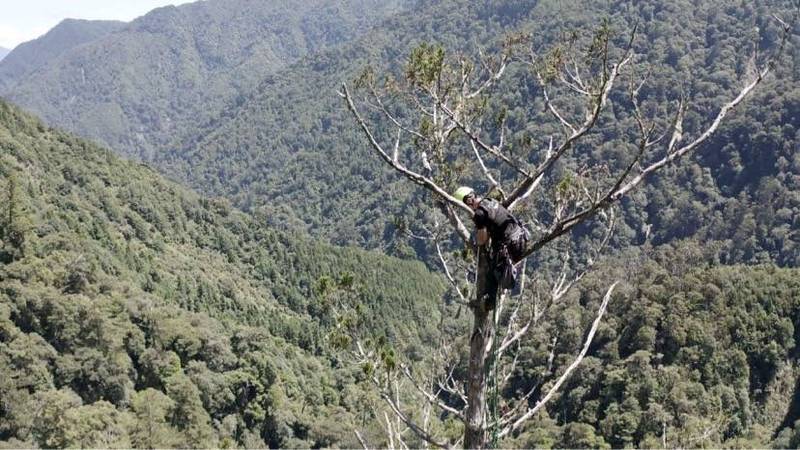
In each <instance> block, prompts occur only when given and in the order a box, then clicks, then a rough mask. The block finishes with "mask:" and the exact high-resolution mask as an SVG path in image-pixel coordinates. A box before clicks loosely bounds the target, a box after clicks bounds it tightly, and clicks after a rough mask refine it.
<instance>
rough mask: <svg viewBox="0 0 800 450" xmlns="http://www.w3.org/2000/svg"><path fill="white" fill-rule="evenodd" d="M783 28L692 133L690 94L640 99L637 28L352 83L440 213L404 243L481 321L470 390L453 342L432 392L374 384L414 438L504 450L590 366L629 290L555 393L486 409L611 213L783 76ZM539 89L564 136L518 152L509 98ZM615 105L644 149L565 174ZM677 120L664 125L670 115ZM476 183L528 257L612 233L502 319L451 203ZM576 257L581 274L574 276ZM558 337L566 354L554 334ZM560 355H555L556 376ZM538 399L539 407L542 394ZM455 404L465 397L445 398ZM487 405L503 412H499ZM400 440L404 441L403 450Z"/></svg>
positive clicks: (373, 141) (402, 165)
mask: <svg viewBox="0 0 800 450" xmlns="http://www.w3.org/2000/svg"><path fill="white" fill-rule="evenodd" d="M775 20H776V22H777V23H778V25H779V26H780V29H781V31H782V33H781V38H780V42H777V43H775V44H776V45H775V47H774V48H773V51H771V52H770V53H769V54H763V53H760V52H758V50H755V51H754V52H753V54H752V56H751V57H750V59H749V70H748V71H747V73H745V74H742V80H741V82H742V84H741V87H740V88H739V89H738V90H737V91H736V92H735V93H734V94H732V96H731V97H730V99H729V100H728V101H727V102H725V103H724V104H722V105H719V109H718V111H717V113H716V115H715V116H714V117H713V118H711V119H710V121H709V122H708V123H707V124H705V125H704V126H703V128H702V129H700V130H697V131H695V132H693V133H691V135H689V133H684V127H683V124H684V116H685V114H686V112H687V110H688V109H689V108H690V104H689V102H688V101H687V99H686V98H684V97H680V98H676V99H673V100H672V101H671V102H670V103H668V105H665V104H660V105H659V104H654V101H653V100H647V101H642V100H640V92H641V91H642V88H643V86H645V85H646V83H647V81H648V76H647V74H646V73H643V70H642V68H641V67H640V64H638V63H639V62H640V60H641V55H639V54H637V53H636V51H635V48H636V46H635V45H634V44H635V42H636V32H635V30H633V31H632V32H631V33H630V34H629V35H628V36H625V37H620V38H614V37H613V35H612V32H611V30H610V28H609V27H608V26H607V25H606V24H604V25H602V26H600V27H599V28H598V30H597V31H596V32H595V33H594V34H593V35H592V36H589V37H588V38H587V39H581V38H580V37H573V38H571V39H569V40H565V41H564V42H563V43H561V44H559V45H557V46H555V47H553V48H551V49H549V50H548V51H544V52H540V51H536V50H537V49H535V48H534V46H533V45H532V44H531V39H530V38H529V37H528V36H521V35H517V36H511V37H509V38H508V39H506V40H505V42H504V43H503V45H502V46H501V48H500V49H499V50H497V51H496V52H493V53H492V54H491V55H480V56H479V57H477V58H469V57H466V56H463V55H447V54H446V52H445V51H444V49H442V48H441V47H437V46H434V45H428V44H423V45H420V46H419V47H417V48H415V49H413V50H412V51H411V54H410V56H409V59H408V62H407V64H406V66H405V70H404V73H403V74H402V75H397V76H394V75H391V74H387V75H383V76H378V75H376V74H375V73H374V72H373V71H372V70H370V69H367V70H365V71H364V73H363V74H362V75H361V77H360V78H359V79H358V80H356V82H355V84H354V89H355V90H351V87H350V86H348V85H347V84H343V85H342V88H341V91H340V95H341V97H342V98H343V99H344V101H345V103H346V105H347V108H348V109H349V111H350V112H351V113H352V117H353V118H354V119H355V123H356V124H357V126H358V127H359V128H360V130H361V131H362V132H363V134H364V136H365V137H366V140H367V142H368V144H369V147H370V148H371V150H372V151H373V152H374V153H375V154H376V155H377V156H379V157H380V158H381V159H382V160H383V161H384V162H385V163H386V164H387V165H388V166H389V167H391V168H392V169H394V170H395V171H397V172H398V173H399V174H401V175H402V176H403V177H405V178H406V179H407V180H408V181H410V182H411V183H414V184H416V185H418V186H420V187H422V188H423V189H424V190H425V191H427V192H428V193H429V194H431V195H425V196H423V197H422V198H424V199H425V200H424V202H425V203H424V204H421V205H420V208H422V207H429V208H431V210H432V213H431V214H430V215H429V219H428V220H427V222H426V223H420V224H415V225H414V226H411V227H410V228H409V230H408V233H409V234H410V235H411V236H413V237H415V238H418V239H423V240H426V241H427V242H429V243H430V245H431V248H432V250H433V251H434V252H435V253H434V254H435V255H436V256H438V258H439V261H440V263H441V266H442V270H443V272H444V275H445V277H446V278H447V279H448V280H449V282H450V283H451V284H452V287H453V290H454V292H455V294H456V295H457V297H458V298H459V299H460V301H461V302H462V303H463V305H465V306H467V307H468V308H469V309H470V311H471V312H472V316H473V322H472V323H473V324H472V331H471V334H470V338H469V347H470V350H469V362H468V369H467V374H466V379H465V380H462V381H463V383H460V382H458V381H457V380H455V379H454V375H453V370H452V367H450V368H448V364H452V358H449V357H448V352H452V348H451V347H452V343H448V342H443V343H442V346H441V354H440V355H439V357H440V358H439V360H438V362H439V363H440V364H441V366H440V367H439V369H440V370H439V372H438V375H435V376H433V378H432V379H431V380H428V381H427V382H422V381H420V380H419V379H418V376H417V375H415V374H414V371H413V370H412V369H413V368H409V367H406V366H403V365H402V364H401V365H400V366H399V367H397V368H396V369H397V370H395V371H394V373H395V375H394V377H386V378H383V377H381V376H378V375H377V374H376V373H371V377H372V380H373V382H374V383H375V386H376V387H377V388H378V389H379V391H380V392H381V396H382V398H383V399H384V400H385V402H386V404H387V405H388V407H389V409H390V410H391V412H393V413H394V414H395V416H396V418H397V419H399V420H400V422H402V423H403V424H404V425H405V427H407V429H409V430H411V431H412V432H413V433H415V434H416V435H417V436H418V437H419V438H420V439H422V441H423V442H425V443H426V445H427V444H430V445H434V446H437V447H449V446H452V445H463V446H464V447H467V448H481V447H486V446H487V444H489V442H490V441H489V440H490V438H503V437H505V436H508V435H509V434H511V433H513V432H515V431H517V430H519V429H520V428H521V427H522V426H523V424H524V423H525V422H526V421H527V420H529V419H531V418H532V417H533V416H534V415H536V413H537V412H538V411H540V410H541V409H542V408H543V407H544V406H545V405H546V404H547V402H548V401H549V400H550V399H551V398H553V396H554V394H555V393H556V392H558V390H559V389H560V388H561V386H562V385H563V383H564V382H565V381H566V380H567V378H568V377H569V376H570V375H571V374H572V372H573V371H574V370H575V368H576V367H578V365H579V364H580V363H581V361H582V360H583V358H584V357H585V356H586V354H587V352H588V350H589V347H590V345H591V343H592V341H593V339H594V335H595V332H596V330H597V328H598V325H599V323H600V321H601V319H602V317H603V315H604V313H605V311H606V308H607V306H608V303H609V301H610V299H611V297H612V293H613V291H614V288H615V286H616V284H617V283H613V284H611V285H610V287H609V288H608V290H607V292H606V293H605V295H604V296H603V297H602V300H601V301H600V302H599V306H598V307H597V310H596V314H595V316H594V320H593V322H592V324H591V326H590V328H589V330H588V331H586V333H585V338H584V343H583V346H582V347H581V348H580V351H579V353H578V354H577V355H576V356H574V358H573V362H572V363H571V364H569V365H568V366H567V367H566V369H564V370H563V372H561V373H560V374H555V373H553V374H552V382H551V383H548V385H547V386H535V387H534V388H533V389H531V390H530V392H528V393H526V394H524V395H522V396H521V397H520V398H518V399H516V400H515V402H513V403H510V404H506V405H504V406H503V410H502V411H501V412H500V413H498V411H497V404H496V399H495V401H494V402H490V401H488V400H489V398H488V397H487V395H488V392H489V390H490V389H497V388H498V386H501V385H502V384H503V383H505V382H507V381H508V380H509V378H510V377H511V374H512V372H513V371H514V369H515V367H516V366H517V364H518V360H517V358H516V356H513V357H512V356H508V357H505V356H506V355H510V353H513V352H510V350H512V349H513V348H515V346H519V344H520V341H521V340H522V339H523V338H524V337H525V336H526V335H527V334H528V333H529V332H530V331H531V330H533V329H535V327H536V326H537V325H538V324H540V321H541V319H542V318H543V317H544V316H545V315H546V313H547V311H548V310H549V309H550V308H551V307H552V306H553V305H556V304H558V303H559V302H560V301H562V300H563V299H564V298H565V295H566V294H567V293H568V292H569V291H570V290H571V289H572V288H573V287H574V286H576V284H577V283H578V282H579V281H580V280H581V279H582V278H583V277H584V276H585V275H586V273H587V272H588V271H589V270H590V269H591V267H592V265H593V264H594V261H596V259H597V256H598V255H599V254H600V253H601V252H602V250H603V248H604V247H605V246H606V245H607V244H608V242H609V239H610V237H611V234H612V233H613V229H614V223H615V221H614V208H613V206H614V205H615V204H618V203H619V202H620V200H621V199H623V198H624V197H626V196H627V195H629V194H630V193H631V192H632V191H633V190H634V189H635V188H636V187H637V186H639V185H641V184H642V183H644V182H645V181H646V180H647V179H648V177H650V176H651V175H652V174H653V173H655V172H657V171H659V170H660V169H662V168H664V167H666V166H667V165H669V164H671V163H673V162H675V161H677V160H678V159H679V158H681V157H682V156H684V155H686V154H688V153H690V152H692V151H694V150H696V149H698V148H700V147H701V146H702V145H703V143H704V142H706V141H707V140H708V139H709V137H710V136H711V135H712V134H713V133H714V132H715V131H716V130H717V129H718V128H719V126H720V124H721V123H722V122H723V121H724V120H725V118H726V117H727V116H728V114H729V113H730V112H731V111H732V110H733V109H734V108H736V107H737V106H738V105H740V104H741V103H742V101H743V100H744V99H745V98H747V97H748V96H749V95H750V94H751V93H752V92H753V91H754V90H755V89H756V88H757V87H758V86H759V85H760V84H761V83H762V81H763V80H764V79H765V77H767V76H768V75H769V74H770V72H772V71H773V70H774V68H775V65H776V64H777V61H778V59H779V57H780V55H781V53H782V49H783V47H784V45H785V43H786V41H787V37H788V35H789V32H790V29H791V27H790V26H789V25H788V24H787V23H785V22H784V21H782V20H781V19H780V18H777V17H775ZM530 83H534V84H535V89H536V91H537V92H538V93H539V95H540V96H541V105H542V107H543V108H544V110H545V111H546V113H547V115H548V117H549V118H550V120H551V122H552V123H553V124H555V125H556V129H558V130H559V131H558V132H556V133H553V135H552V136H547V137H546V139H544V141H545V144H544V145H543V146H541V147H537V145H536V143H535V142H530V141H526V140H518V141H517V142H514V143H513V146H512V145H511V140H512V139H511V137H510V136H516V135H518V134H519V133H517V132H518V131H519V130H512V129H510V128H511V127H510V126H509V120H508V118H507V116H506V114H505V107H506V106H507V105H505V104H504V101H503V99H502V94H503V92H504V89H508V88H509V87H514V86H517V87H518V86H524V87H525V88H529V87H530V86H529V84H530ZM612 98H613V99H616V103H617V104H616V105H615V107H616V108H624V109H626V110H628V111H629V113H630V114H631V115H632V116H633V117H634V118H635V124H636V125H635V128H636V129H635V130H634V131H635V133H634V135H635V136H637V137H636V138H635V140H634V142H632V145H631V147H632V148H634V149H635V150H634V151H632V152H631V154H629V155H627V160H625V161H616V162H613V163H615V164H612V162H611V161H598V162H595V164H592V165H590V166H585V167H580V168H578V169H576V170H574V171H572V173H570V174H568V175H567V176H563V177H560V178H559V177H558V176H557V174H558V173H559V170H558V169H557V167H558V164H559V162H560V161H562V160H563V159H565V157H566V158H568V157H569V156H568V155H570V153H571V152H573V151H574V149H575V148H576V146H577V145H578V144H579V143H580V142H581V141H582V140H585V138H586V137H587V136H588V135H590V134H591V133H592V131H593V129H594V128H595V127H596V125H597V124H598V122H600V121H601V120H603V117H604V116H603V115H604V112H606V111H607V110H608V108H609V105H610V104H611V103H612ZM575 105H582V107H580V108H576V107H575ZM666 106H668V108H666ZM667 109H668V110H669V112H667V113H659V112H658V111H665V110H667ZM531 120H533V119H531ZM527 125H528V124H527V123H515V124H514V126H516V127H525V126H527ZM540 144H541V143H540ZM477 180H482V181H477ZM469 181H472V182H479V183H480V184H482V185H485V186H488V188H489V189H488V190H489V193H490V194H491V195H494V196H496V197H497V198H498V199H499V200H500V201H501V202H502V204H503V205H504V206H505V207H506V208H508V209H509V210H510V211H514V212H515V214H517V215H518V216H524V217H525V219H526V220H527V221H528V222H529V223H530V224H531V226H532V227H533V228H534V229H535V232H534V237H533V239H532V240H531V241H530V242H529V244H528V246H527V248H526V250H525V252H524V255H525V257H528V256H531V255H533V254H535V253H537V252H539V251H541V250H542V249H543V248H545V247H547V246H549V245H551V244H554V243H555V242H557V239H558V238H559V237H561V236H564V235H565V234H568V233H570V232H571V231H572V230H574V229H575V228H576V227H577V226H578V225H580V224H583V223H589V224H592V226H594V227H596V229H598V230H600V231H601V232H599V233H597V235H598V237H597V239H596V241H595V242H594V245H593V247H592V250H591V251H590V254H586V252H585V251H584V253H583V254H580V255H575V256H570V254H569V252H565V253H564V264H563V268H562V270H561V271H560V272H559V273H557V274H555V275H551V276H550V277H546V276H544V275H543V274H537V276H535V277H534V278H533V279H534V282H533V283H530V284H531V286H530V287H528V288H523V292H522V293H521V294H520V295H516V296H514V297H510V298H509V297H508V296H506V295H502V296H501V298H500V299H499V300H498V301H497V303H496V308H494V309H493V308H492V306H491V305H492V304H493V303H487V302H486V296H485V295H484V294H485V293H486V284H487V275H488V271H489V270H490V268H489V254H488V250H487V249H486V248H485V247H484V246H480V247H479V246H476V245H475V244H474V243H473V241H472V240H471V237H470V235H471V231H470V227H469V226H468V221H467V220H465V219H468V218H469V217H470V216H471V214H472V211H471V210H470V209H469V208H468V207H466V206H465V205H464V204H463V203H461V202H460V201H459V200H457V199H456V198H454V197H453V196H451V194H450V192H452V190H453V189H454V188H455V187H456V186H458V185H459V184H466V182H469ZM534 205H535V208H533V206H534ZM534 209H535V211H533V210H534ZM451 234H454V235H455V236H457V239H458V240H460V242H461V246H462V247H463V248H464V249H466V253H467V254H468V255H469V257H467V258H466V259H464V258H458V257H456V256H455V252H451V251H449V250H450V249H449V248H448V242H452V240H451V239H450V235H451ZM571 259H572V260H580V263H579V264H573V263H571V261H570V260H571ZM470 273H472V274H476V276H475V277H474V281H473V282H471V283H465V282H464V280H462V279H461V278H462V277H465V276H466V278H469V276H468V275H469V274H470ZM545 280H549V281H545ZM522 283H523V284H524V283H525V280H524V278H523V281H522ZM552 339H553V348H555V344H556V342H557V341H558V336H553V337H552ZM354 348H355V355H356V357H358V358H359V359H360V360H361V361H362V362H368V361H370V360H374V359H376V358H377V357H378V354H379V353H380V352H379V351H376V350H370V349H369V348H367V347H365V346H364V345H362V344H361V343H360V342H356V345H355V347H354ZM509 352H510V353H509ZM378 359H380V358H378ZM552 359H553V354H551V356H550V364H549V365H548V366H549V367H550V370H553V369H552ZM399 380H405V381H406V382H407V383H408V385H409V386H413V388H414V390H415V391H416V392H417V393H418V394H419V395H420V398H421V399H423V400H424V402H425V403H426V404H428V405H429V406H434V407H436V408H439V409H440V410H441V411H443V412H444V413H446V414H448V415H450V416H453V417H456V418H458V419H459V420H461V421H463V423H464V434H463V437H462V438H460V439H456V440H443V439H442V438H441V437H438V436H436V435H435V433H434V432H433V431H432V430H431V428H430V427H429V426H427V423H428V421H427V419H426V420H424V422H422V423H420V422H418V421H417V420H416V419H415V418H414V413H412V412H410V411H409V410H408V409H404V407H403V405H402V404H401V396H400V395H399V393H398V381H399ZM535 394H537V395H538V396H539V397H538V399H534V398H532V397H533V396H534V395H535ZM444 396H447V398H456V399H460V400H461V401H460V402H456V403H454V402H447V401H444V400H443V398H444ZM490 403H492V404H491V405H490ZM454 404H458V405H461V406H460V407H459V406H453V405H454ZM490 406H491V407H493V409H494V411H493V412H492V413H491V414H490V411H489V408H490ZM427 414H428V415H429V414H430V412H429V410H428V413H427ZM425 417H427V415H426V416H425ZM386 421H387V423H390V421H389V420H388V419H387V420H386ZM396 428H397V427H394V429H395V430H394V432H393V436H394V439H393V442H402V441H401V438H400V434H398V433H397V430H396ZM359 439H361V436H359ZM362 443H363V441H362Z"/></svg>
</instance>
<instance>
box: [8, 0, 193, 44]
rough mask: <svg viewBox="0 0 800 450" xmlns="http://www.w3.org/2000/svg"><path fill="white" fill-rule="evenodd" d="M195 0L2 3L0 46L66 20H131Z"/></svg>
mask: <svg viewBox="0 0 800 450" xmlns="http://www.w3.org/2000/svg"><path fill="white" fill-rule="evenodd" d="M189 1H193V0H0V47H5V48H9V49H11V48H14V47H15V46H16V45H18V44H21V43H22V42H25V41H30V40H31V39H35V38H37V37H39V36H41V35H43V34H44V33H46V32H47V30H49V29H50V28H53V27H54V26H55V25H56V24H57V23H58V22H60V21H61V20H63V19H66V18H70V19H113V20H124V21H126V22H127V21H130V20H131V19H134V18H136V17H139V16H141V15H144V14H145V13H147V12H148V11H150V10H152V9H154V8H157V7H159V6H165V5H170V4H171V5H178V4H181V3H188V2H189Z"/></svg>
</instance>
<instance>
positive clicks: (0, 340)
mask: <svg viewBox="0 0 800 450" xmlns="http://www.w3.org/2000/svg"><path fill="white" fill-rule="evenodd" d="M0 148H2V150H3V152H2V155H0V174H2V183H0V189H2V194H0V211H2V215H1V217H2V219H0V370H1V371H3V373H2V376H0V380H2V381H0V441H8V442H9V445H11V446H12V447H15V446H28V445H31V444H36V445H38V446H43V447H65V446H70V447H71V446H91V447H106V446H115V447H130V446H135V447H164V446H178V447H206V446H217V445H220V446H228V445H238V446H251V447H252V446H264V445H267V444H268V445H271V446H285V447H306V446H327V445H332V444H333V443H340V444H341V445H347V444H349V445H348V446H353V445H354V444H355V442H354V441H353V440H352V436H348V433H349V430H348V429H343V430H339V429H337V427H336V426H335V425H336V423H337V422H338V421H343V422H344V423H355V421H356V420H357V414H364V413H365V411H366V410H365V409H363V405H360V404H359V402H361V401H366V400H365V399H364V398H361V395H362V394H361V393H360V392H359V390H358V389H355V388H354V387H353V386H354V383H355V381H356V380H357V372H356V374H354V373H352V371H350V370H349V369H347V368H341V367H339V368H337V364H336V358H335V355H333V354H332V353H331V351H330V350H329V349H328V347H329V345H328V343H327V334H328V330H329V329H330V327H331V325H332V324H333V322H332V321H333V319H334V314H333V312H332V311H331V310H330V309H329V308H327V307H326V305H325V303H324V302H323V301H321V299H320V297H318V295H317V287H316V286H317V284H318V283H319V282H320V281H319V280H321V279H323V278H326V277H327V278H330V277H334V278H339V277H348V278H349V279H351V280H352V281H351V283H355V285H357V287H356V288H354V289H356V292H357V295H358V296H357V298H358V300H359V302H360V303H361V304H362V310H361V311H362V312H361V313H362V315H363V316H364V320H365V322H366V323H367V324H368V325H369V327H370V328H371V329H372V330H375V332H376V333H375V334H376V335H379V334H380V335H383V336H385V338H386V339H387V342H388V343H390V344H391V345H392V346H395V345H396V346H397V348H398V349H404V351H405V350H408V351H410V352H413V351H416V352H425V351H426V350H425V349H426V348H428V346H429V345H430V342H431V341H432V336H434V335H435V331H436V326H437V325H438V323H439V314H440V313H439V307H438V304H439V303H440V299H441V297H442V295H443V293H444V285H443V283H442V281H441V280H439V279H438V277H435V276H434V275H432V274H430V273H429V272H428V270H427V269H426V268H425V267H424V266H422V265H421V264H415V263H411V262H404V261H400V260H396V259H392V258H388V257H385V256H382V255H379V254H376V253H369V252H365V251H361V250H356V249H345V248H335V247H332V246H329V245H325V244H319V243H317V242H315V241H314V240H311V239H309V238H307V237H303V236H298V235H296V234H290V233H286V232H280V231H277V230H274V229H272V228H268V227H265V226H263V225H262V224H263V222H264V221H263V220H260V219H254V218H251V217H248V216H245V215H244V214H242V213H240V212H238V211H236V210H235V209H233V208H232V207H231V206H230V205H229V204H228V203H227V202H226V201H224V200H209V199H205V198H202V197H198V196H197V195H195V194H193V193H191V192H189V191H187V190H186V189H184V188H181V187H180V186H178V185H176V184H174V183H171V182H168V181H165V180H163V179H161V178H160V177H159V176H157V175H156V174H155V173H153V171H152V170H150V169H148V168H146V167H143V166H140V165H137V164H135V163H130V162H124V161H121V160H119V159H118V158H117V157H115V156H114V155H113V154H111V153H110V152H109V151H107V150H103V149H100V148H97V147H96V146H94V145H93V144H90V143H88V142H86V141H82V140H79V139H76V138H74V137H72V136H69V135H67V134H65V133H63V132H60V131H54V130H50V129H48V128H46V127H45V126H44V125H42V124H41V123H40V122H39V121H37V120H36V119H33V118H31V117H30V116H28V115H25V114H23V113H21V112H19V111H18V110H17V109H16V108H13V107H11V106H9V105H8V104H6V103H0ZM62 415H63V416H64V420H63V421H61V422H57V421H56V418H58V417H60V416H62Z"/></svg>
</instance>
